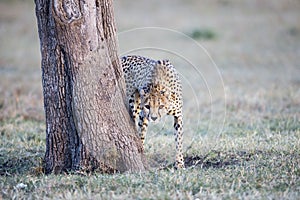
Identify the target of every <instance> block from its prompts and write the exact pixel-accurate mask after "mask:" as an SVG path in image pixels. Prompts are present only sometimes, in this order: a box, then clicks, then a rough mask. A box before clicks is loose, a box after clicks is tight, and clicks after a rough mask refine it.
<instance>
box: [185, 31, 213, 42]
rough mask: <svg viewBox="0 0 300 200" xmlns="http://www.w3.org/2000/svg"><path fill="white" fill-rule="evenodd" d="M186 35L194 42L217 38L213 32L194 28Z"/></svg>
mask: <svg viewBox="0 0 300 200" xmlns="http://www.w3.org/2000/svg"><path fill="white" fill-rule="evenodd" d="M188 35H189V36H190V37H191V38H193V39H195V40H213V39H216V37H217V34H216V33H215V32H214V31H213V30H211V29H205V28H203V29H200V28H196V29H194V30H192V31H191V32H190V33H189V34H188Z"/></svg>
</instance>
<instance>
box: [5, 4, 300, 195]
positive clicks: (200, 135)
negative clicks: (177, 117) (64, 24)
mask: <svg viewBox="0 0 300 200" xmlns="http://www.w3.org/2000/svg"><path fill="white" fill-rule="evenodd" d="M114 7H115V9H114V10H115V17H116V23H117V27H118V38H119V49H120V52H119V53H120V55H124V54H140V55H144V56H148V57H152V58H155V59H161V58H168V59H170V60H171V62H172V63H173V64H174V66H175V67H176V68H177V70H178V72H179V73H180V76H181V79H182V84H183V90H184V92H183V93H184V157H185V164H186V169H185V170H174V169H173V167H172V165H173V162H174V156H175V147H174V136H173V130H172V119H169V118H165V119H163V120H162V122H161V123H159V124H154V125H151V127H150V130H149V133H148V135H147V138H146V146H145V154H146V156H147V158H148V162H149V165H150V166H151V167H150V169H149V171H146V172H143V173H134V174H129V173H125V174H101V173H97V172H94V173H89V174H87V173H80V172H74V173H69V174H61V175H45V174H43V170H42V166H43V156H44V152H45V122H44V120H45V119H44V118H45V117H44V111H43V95H42V80H41V67H40V59H41V58H40V52H39V39H38V34H37V33H38V32H37V23H36V17H35V11H34V8H35V6H34V3H33V2H32V1H30V0H22V1H21V0H1V1H0V138H1V140H0V144H1V145H0V199H299V198H300V167H299V166H300V64H299V57H300V24H299V21H300V12H299V10H300V2H299V1H297V0H272V1H268V0H260V1H252V0H244V1H237V0H236V1H235V0H202V1H197V0H188V1H180V0H164V1H158V0H154V1H146V0H142V1H130V0H122V1H121V0H116V1H114Z"/></svg>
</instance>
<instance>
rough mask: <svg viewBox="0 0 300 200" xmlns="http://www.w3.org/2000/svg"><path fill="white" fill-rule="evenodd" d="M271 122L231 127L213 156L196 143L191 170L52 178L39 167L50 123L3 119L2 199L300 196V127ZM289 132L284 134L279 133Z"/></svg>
mask: <svg viewBox="0 0 300 200" xmlns="http://www.w3.org/2000/svg"><path fill="white" fill-rule="evenodd" d="M264 125H265V127H267V128H266V129H264V130H265V132H260V133H255V131H256V130H255V129H253V130H252V134H251V133H248V134H244V135H243V134H240V133H239V134H236V133H234V134H230V133H231V132H232V130H230V131H228V132H227V133H224V134H223V135H222V136H221V137H220V139H219V140H220V141H219V144H218V145H217V146H215V148H214V149H212V150H210V151H209V152H208V153H206V154H201V153H200V152H197V148H196V147H197V143H196V144H195V146H193V147H192V148H194V152H193V153H192V151H191V152H190V153H189V154H187V155H186V158H185V162H186V166H187V168H186V169H185V170H178V171H174V170H173V169H172V168H165V169H163V170H159V169H158V168H153V169H152V170H150V171H148V172H145V173H136V174H114V175H106V174H98V173H92V174H84V173H73V174H68V175H67V174H62V175H48V176H46V175H44V174H43V173H42V172H41V170H40V168H41V160H42V157H43V153H44V148H45V142H44V132H45V130H44V123H43V122H38V121H30V120H22V119H21V120H20V119H18V118H15V119H10V120H7V121H2V122H1V132H0V133H1V153H0V167H1V168H0V175H1V176H0V188H1V196H2V198H4V199H6V198H7V199H28V198H29V199H40V198H46V199H47V198H49V199H52V198H55V199H74V198H77V199H195V198H200V199H201V198H205V199H207V198H208V199H215V198H222V199H224V198H225V199H235V198H237V199H241V198H249V199H254V198H258V197H259V198H262V199H264V198H275V199H282V198H285V199H295V198H297V197H298V196H299V194H300V178H299V177H300V168H299V166H300V150H299V149H300V148H299V147H300V131H299V125H298V127H295V126H296V125H295V124H293V123H288V122H285V123H274V120H269V121H266V122H264ZM289 125H291V126H289ZM231 126H233V127H239V128H238V130H237V132H238V131H243V130H247V127H242V125H240V124H239V125H237V124H236V125H235V124H232V122H231ZM283 127H284V131H282V132H278V131H277V130H283ZM257 130H259V129H257ZM273 130H275V131H273ZM286 131H288V133H287V132H286ZM267 135H268V137H267ZM158 137H159V136H158ZM156 151H158V152H159V150H158V149H151V152H148V154H149V155H150V154H155V153H156ZM168 153H169V152H165V154H168Z"/></svg>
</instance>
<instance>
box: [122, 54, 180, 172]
mask: <svg viewBox="0 0 300 200" xmlns="http://www.w3.org/2000/svg"><path fill="white" fill-rule="evenodd" d="M121 63H122V69H123V73H124V78H125V83H126V96H127V100H128V105H129V112H130V115H131V117H132V119H133V121H134V122H135V126H136V129H137V131H138V133H139V137H140V139H141V141H142V144H143V146H144V142H145V136H146V132H147V128H148V122H149V121H150V122H157V121H159V120H160V119H161V118H162V117H163V116H165V115H172V116H174V129H175V133H174V135H175V142H176V159H175V168H184V160H183V153H182V140H183V131H182V130H183V121H182V120H183V119H182V118H183V116H182V107H183V101H182V86H181V81H180V79H179V75H178V73H177V71H176V70H175V68H174V67H173V65H172V64H171V63H170V61H169V60H158V61H156V60H152V59H149V58H145V57H142V56H135V55H130V56H124V57H122V58H121Z"/></svg>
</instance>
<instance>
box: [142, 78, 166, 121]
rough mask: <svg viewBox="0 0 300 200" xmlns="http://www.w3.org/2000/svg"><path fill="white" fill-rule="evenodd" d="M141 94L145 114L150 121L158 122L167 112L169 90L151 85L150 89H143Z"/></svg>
mask: <svg viewBox="0 0 300 200" xmlns="http://www.w3.org/2000/svg"><path fill="white" fill-rule="evenodd" d="M140 95H141V105H142V109H143V112H144V115H145V117H147V118H148V119H149V121H152V122H157V121H159V120H160V119H161V118H162V117H163V116H165V115H166V114H167V112H168V104H169V100H168V97H169V92H168V90H167V89H166V88H165V87H163V86H161V85H159V84H156V85H151V86H150V88H149V89H148V91H146V90H143V89H142V90H141V91H140Z"/></svg>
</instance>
